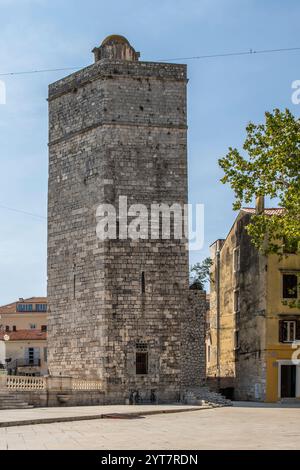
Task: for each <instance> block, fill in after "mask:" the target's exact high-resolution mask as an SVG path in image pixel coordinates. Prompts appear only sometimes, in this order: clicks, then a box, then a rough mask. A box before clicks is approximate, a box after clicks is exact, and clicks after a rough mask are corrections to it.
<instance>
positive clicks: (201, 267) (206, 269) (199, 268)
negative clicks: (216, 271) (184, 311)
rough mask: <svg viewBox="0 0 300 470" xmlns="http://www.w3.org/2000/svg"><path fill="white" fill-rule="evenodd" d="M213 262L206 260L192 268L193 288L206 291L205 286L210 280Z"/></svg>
mask: <svg viewBox="0 0 300 470" xmlns="http://www.w3.org/2000/svg"><path fill="white" fill-rule="evenodd" d="M211 265H212V260H211V259H210V258H205V259H204V260H203V261H202V262H201V263H196V264H194V265H193V266H192V267H191V281H192V285H191V288H193V289H199V290H204V289H205V284H206V283H207V282H208V281H209V279H210V267H211Z"/></svg>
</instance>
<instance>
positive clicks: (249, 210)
mask: <svg viewBox="0 0 300 470" xmlns="http://www.w3.org/2000/svg"><path fill="white" fill-rule="evenodd" d="M241 210H242V211H243V212H247V213H248V214H255V213H256V209H255V208H253V207H243V208H242V209H241ZM264 212H265V214H266V215H281V214H284V209H283V208H282V207H273V208H270V209H265V210H264Z"/></svg>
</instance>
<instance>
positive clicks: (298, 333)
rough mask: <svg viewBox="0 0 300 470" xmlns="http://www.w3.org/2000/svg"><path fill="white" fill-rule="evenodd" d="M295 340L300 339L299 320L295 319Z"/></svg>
mask: <svg viewBox="0 0 300 470" xmlns="http://www.w3.org/2000/svg"><path fill="white" fill-rule="evenodd" d="M296 340H297V341H300V320H297V321H296Z"/></svg>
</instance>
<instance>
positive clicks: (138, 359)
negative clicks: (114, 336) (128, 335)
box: [135, 343, 148, 375]
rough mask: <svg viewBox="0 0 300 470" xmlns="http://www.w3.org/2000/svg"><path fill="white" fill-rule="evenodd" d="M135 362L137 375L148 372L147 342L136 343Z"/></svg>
mask: <svg viewBox="0 0 300 470" xmlns="http://www.w3.org/2000/svg"><path fill="white" fill-rule="evenodd" d="M135 364H136V374H137V375H146V374H148V346H147V344H146V343H137V344H136V356H135Z"/></svg>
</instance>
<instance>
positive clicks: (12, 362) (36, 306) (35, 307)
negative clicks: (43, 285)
mask: <svg viewBox="0 0 300 470" xmlns="http://www.w3.org/2000/svg"><path fill="white" fill-rule="evenodd" d="M0 369H2V371H5V370H6V371H7V373H8V374H17V375H34V376H39V375H45V374H47V371H48V368H47V299H46V298H45V297H33V298H30V299H26V300H25V299H19V300H18V301H17V302H13V303H11V304H9V305H4V306H2V307H0Z"/></svg>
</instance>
